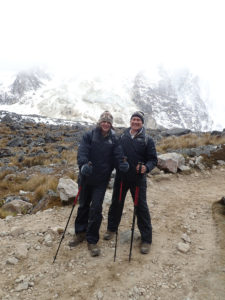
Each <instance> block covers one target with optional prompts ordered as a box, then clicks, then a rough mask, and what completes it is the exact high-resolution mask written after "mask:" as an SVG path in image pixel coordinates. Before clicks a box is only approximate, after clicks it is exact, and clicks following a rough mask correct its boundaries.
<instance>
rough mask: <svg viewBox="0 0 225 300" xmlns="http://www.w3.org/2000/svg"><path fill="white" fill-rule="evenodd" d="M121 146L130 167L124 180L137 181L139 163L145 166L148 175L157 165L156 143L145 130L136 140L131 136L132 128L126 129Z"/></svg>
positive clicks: (121, 139) (121, 138)
mask: <svg viewBox="0 0 225 300" xmlns="http://www.w3.org/2000/svg"><path fill="white" fill-rule="evenodd" d="M120 144H121V145H122V148H123V152H124V155H125V156H127V161H128V163H129V165H130V168H129V171H128V172H127V173H125V175H124V179H127V180H129V181H135V180H136V176H137V172H136V166H137V164H138V163H139V162H143V163H144V164H145V166H146V168H147V173H148V172H150V171H151V170H152V169H153V168H154V167H155V166H156V165H157V163H158V160H157V153H156V149H155V143H154V141H153V139H152V138H151V137H149V136H148V135H146V134H145V129H144V128H143V129H142V130H141V132H140V133H139V134H138V135H136V136H135V137H134V138H132V137H131V135H130V128H128V129H126V130H125V131H124V133H123V134H122V135H121V137H120Z"/></svg>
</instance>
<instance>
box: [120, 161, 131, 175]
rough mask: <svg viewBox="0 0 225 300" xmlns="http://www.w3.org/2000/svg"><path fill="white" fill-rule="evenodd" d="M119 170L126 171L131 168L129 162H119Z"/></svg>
mask: <svg viewBox="0 0 225 300" xmlns="http://www.w3.org/2000/svg"><path fill="white" fill-rule="evenodd" d="M119 170H120V172H123V173H126V172H127V171H128V170H129V164H128V162H127V161H124V162H121V163H120V164H119Z"/></svg>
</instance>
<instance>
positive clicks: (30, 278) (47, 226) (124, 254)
mask: <svg viewBox="0 0 225 300" xmlns="http://www.w3.org/2000/svg"><path fill="white" fill-rule="evenodd" d="M223 196H225V169H221V168H220V169H214V170H212V171H205V172H203V173H197V172H196V173H193V174H191V175H178V174H176V175H168V176H165V177H164V179H162V178H160V179H159V178H157V177H154V178H150V179H149V180H148V201H149V207H150V211H151V217H152V225H153V245H152V247H151V252H150V253H149V254H148V255H141V254H140V253H139V241H138V240H135V242H134V247H133V252H132V260H131V262H130V263H129V262H128V254H129V242H127V243H119V244H118V249H117V259H116V262H113V255H114V241H108V242H106V241H103V240H102V237H103V233H104V231H105V229H106V221H107V211H108V205H107V204H105V205H104V212H103V214H104V219H103V223H102V227H101V239H100V241H99V245H100V247H101V256H100V257H97V258H92V257H90V254H89V252H88V250H87V246H86V243H83V244H81V245H79V246H78V247H77V248H76V249H72V250H71V249H70V248H69V247H68V246H67V244H68V241H69V240H70V239H71V232H72V228H73V220H74V217H75V214H76V209H77V208H75V210H74V213H73V216H72V219H71V222H70V224H69V228H68V232H67V234H66V236H65V239H64V240H63V243H62V246H61V249H60V252H59V254H58V257H57V260H56V262H55V264H54V265H53V264H52V260H53V257H54V255H55V252H56V249H57V246H58V242H59V240H60V235H59V234H58V233H54V231H55V228H56V227H63V228H64V226H65V224H66V221H67V218H68V216H69V213H70V210H71V207H64V208H56V209H53V210H48V211H45V212H40V213H37V214H35V215H26V216H18V217H16V218H11V219H9V220H0V225H1V235H0V240H1V248H0V257H1V263H0V282H1V287H0V299H10V300H11V299H29V300H31V299H39V300H42V299H43V300H46V299H49V300H50V299H51V300H52V299H104V300H105V299H106V300H107V299H123V300H125V299H174V300H178V299H179V300H180V299H183V300H195V299H196V300H207V299H208V300H213V299H216V300H222V299H225V296H224V295H225V254H224V253H225V247H224V242H223V241H224V236H225V235H224V232H225V229H224V226H223V223H224V222H225V216H222V217H221V216H218V215H217V212H218V210H216V209H214V214H213V213H212V211H213V210H212V205H213V203H214V202H216V201H218V200H220V199H221V198H222V197H223ZM132 214H133V207H132V202H131V198H130V196H128V197H127V199H126V204H125V209H124V214H123V218H122V222H121V226H120V228H119V233H120V236H121V235H122V234H123V233H124V232H126V231H128V230H129V229H130V227H131V222H132ZM223 229H224V232H223ZM19 233H20V234H19ZM49 234H50V236H49ZM184 234H185V235H184ZM182 238H183V239H185V240H186V242H184V240H183V239H182ZM179 243H182V245H183V244H184V243H185V246H186V247H189V250H188V251H187V252H181V251H180V250H178V245H179ZM21 245H25V248H27V249H28V251H27V253H26V251H24V252H23V251H22V254H23V255H18V251H19V250H18V249H20V247H21ZM185 249H186V248H185ZM186 250H187V249H186ZM186 250H184V251H186ZM20 253H21V252H20ZM18 256H20V258H19V260H18V261H15V259H16V257H18ZM21 256H23V257H21ZM10 258H11V260H10ZM12 258H14V262H13V260H12ZM7 260H8V261H7ZM6 261H7V263H6Z"/></svg>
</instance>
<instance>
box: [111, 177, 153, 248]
mask: <svg viewBox="0 0 225 300" xmlns="http://www.w3.org/2000/svg"><path fill="white" fill-rule="evenodd" d="M120 184H121V178H120V176H118V175H116V178H115V182H114V187H113V196H112V204H111V205H110V208H109V212H108V227H107V229H108V230H109V231H113V232H115V231H116V230H117V229H118V226H119V224H120V221H121V216H122V212H123V207H124V201H125V197H126V194H127V191H128V190H130V193H131V195H132V198H133V201H134V198H135V190H136V186H137V183H136V182H130V181H126V180H123V186H122V197H121V201H119V195H120ZM138 185H139V197H138V206H137V209H136V214H137V225H138V229H139V231H140V233H141V240H142V242H146V243H149V244H151V243H152V225H151V217H150V212H149V209H148V204H147V200H146V190H147V184H146V178H145V177H143V178H142V179H141V180H139V182H138Z"/></svg>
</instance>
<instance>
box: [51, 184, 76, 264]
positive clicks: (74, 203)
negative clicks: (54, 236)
mask: <svg viewBox="0 0 225 300" xmlns="http://www.w3.org/2000/svg"><path fill="white" fill-rule="evenodd" d="M81 189H82V186H81V185H80V187H79V190H78V193H77V195H76V197H75V199H74V202H73V206H72V209H71V212H70V215H69V218H68V221H67V223H66V227H65V229H64V232H63V235H62V238H61V240H60V242H59V246H58V249H57V251H56V254H55V256H54V260H53V264H54V262H55V260H56V257H57V254H58V252H59V248H60V246H61V243H62V241H63V239H64V237H65V233H66V229H67V226H68V224H69V221H70V218H71V216H72V213H73V210H74V207H75V205H76V203H77V199H78V197H79V195H80V192H81Z"/></svg>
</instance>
